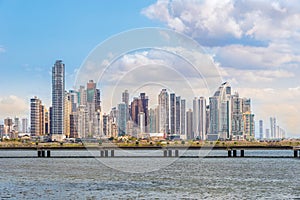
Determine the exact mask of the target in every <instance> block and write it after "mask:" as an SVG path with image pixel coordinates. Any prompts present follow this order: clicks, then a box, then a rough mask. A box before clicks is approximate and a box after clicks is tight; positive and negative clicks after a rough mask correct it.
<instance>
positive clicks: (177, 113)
mask: <svg viewBox="0 0 300 200" xmlns="http://www.w3.org/2000/svg"><path fill="white" fill-rule="evenodd" d="M180 104H181V98H180V96H177V97H176V103H175V134H176V135H180V132H181V126H180V123H181V120H180V118H181V114H180V113H181V105H180Z"/></svg>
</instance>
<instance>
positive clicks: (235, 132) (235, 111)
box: [231, 93, 244, 140]
mask: <svg viewBox="0 0 300 200" xmlns="http://www.w3.org/2000/svg"><path fill="white" fill-rule="evenodd" d="M231 108H232V113H231V114H232V127H231V131H232V134H231V135H232V138H231V139H232V140H243V139H244V138H243V134H244V122H243V99H242V98H240V97H239V94H238V93H235V94H234V95H232V100H231Z"/></svg>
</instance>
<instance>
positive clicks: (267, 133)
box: [266, 128, 271, 139]
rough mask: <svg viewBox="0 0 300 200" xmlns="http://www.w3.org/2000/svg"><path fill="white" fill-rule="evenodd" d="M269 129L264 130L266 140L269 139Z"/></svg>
mask: <svg viewBox="0 0 300 200" xmlns="http://www.w3.org/2000/svg"><path fill="white" fill-rule="evenodd" d="M270 138H271V137H270V129H268V128H266V139H270Z"/></svg>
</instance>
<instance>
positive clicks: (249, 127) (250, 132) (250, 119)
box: [243, 111, 255, 140]
mask: <svg viewBox="0 0 300 200" xmlns="http://www.w3.org/2000/svg"><path fill="white" fill-rule="evenodd" d="M243 121H244V138H245V139H246V140H253V139H254V137H255V121H254V114H252V113H251V112H249V111H247V112H245V113H243Z"/></svg>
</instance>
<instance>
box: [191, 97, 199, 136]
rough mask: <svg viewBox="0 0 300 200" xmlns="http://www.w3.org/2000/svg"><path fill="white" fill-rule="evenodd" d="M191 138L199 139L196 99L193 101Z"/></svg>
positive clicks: (197, 102)
mask: <svg viewBox="0 0 300 200" xmlns="http://www.w3.org/2000/svg"><path fill="white" fill-rule="evenodd" d="M192 138H198V139H200V134H199V100H198V99H197V97H195V98H194V100H193V131H192Z"/></svg>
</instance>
